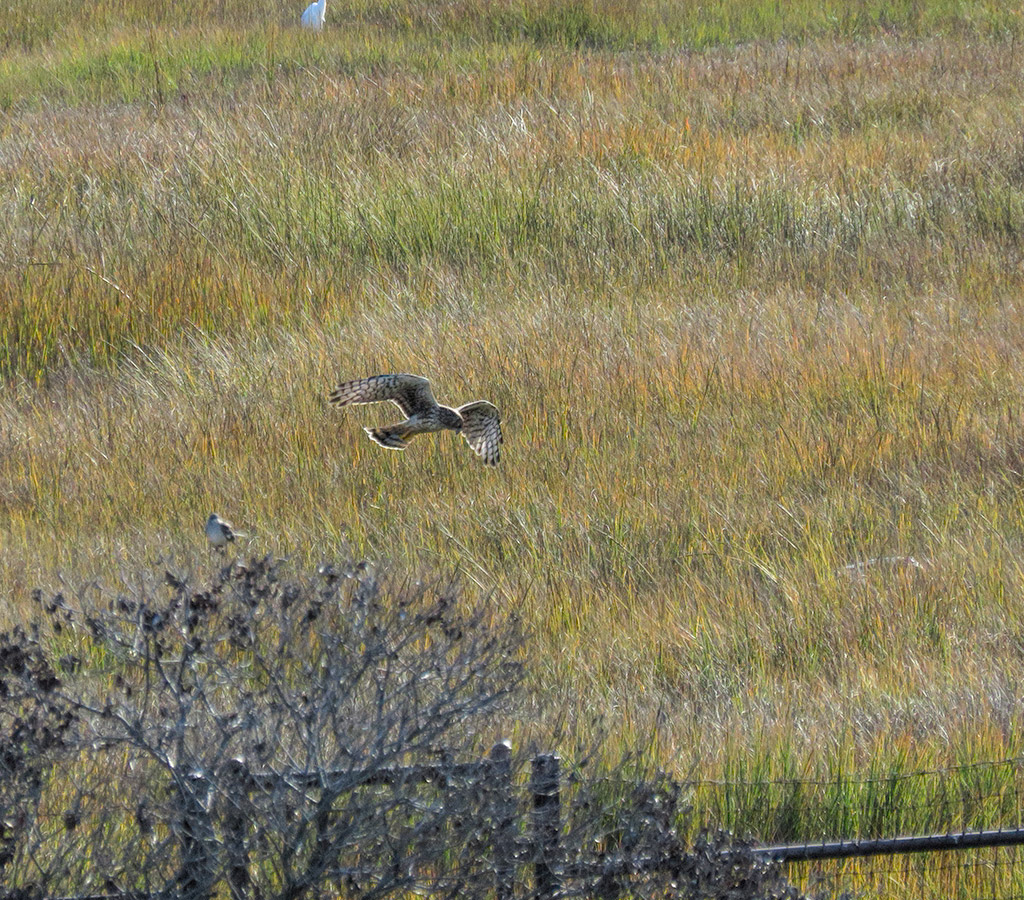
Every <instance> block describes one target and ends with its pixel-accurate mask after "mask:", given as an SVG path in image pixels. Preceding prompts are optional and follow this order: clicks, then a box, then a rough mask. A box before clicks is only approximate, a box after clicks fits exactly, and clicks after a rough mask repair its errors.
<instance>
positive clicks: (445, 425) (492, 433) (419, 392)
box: [328, 374, 503, 466]
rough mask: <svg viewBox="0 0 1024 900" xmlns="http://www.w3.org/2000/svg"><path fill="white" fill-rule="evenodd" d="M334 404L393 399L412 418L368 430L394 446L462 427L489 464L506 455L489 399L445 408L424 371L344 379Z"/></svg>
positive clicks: (333, 396) (380, 441)
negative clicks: (420, 372)
mask: <svg viewBox="0 0 1024 900" xmlns="http://www.w3.org/2000/svg"><path fill="white" fill-rule="evenodd" d="M328 399H329V400H330V401H331V403H333V404H334V405H335V406H348V405H349V404H350V403H377V402H379V401H382V400H390V401H391V402H392V403H394V404H395V405H396V406H398V408H399V409H400V410H402V412H403V413H404V414H405V416H406V417H407V418H406V419H405V421H404V422H399V423H398V424H397V425H388V426H387V427H385V428H365V429H363V430H364V431H365V432H366V433H367V434H368V435H369V436H370V439H371V440H373V441H375V442H376V443H378V444H380V445H381V446H382V447H387V448H388V449H389V450H404V449H405V448H406V445H407V443H408V441H409V439H410V438H411V437H413V436H414V435H417V434H424V433H426V432H431V431H445V430H450V431H457V432H459V433H460V434H461V435H462V436H463V437H464V438H465V439H466V443H467V444H469V446H470V447H471V448H472V450H473V452H474V453H476V455H477V456H479V457H480V458H481V459H482V460H483V461H484V462H485V463H486V464H487V465H489V466H496V465H497V464H498V459H499V458H500V456H501V444H502V440H503V439H502V436H501V416H500V415H499V413H498V410H497V408H496V407H495V406H494V405H493V404H491V403H488V402H487V401H486V400H474V401H473V402H472V403H466V404H463V405H462V406H460V407H458V408H457V409H452V408H451V407H450V406H441V405H440V404H439V403H438V402H437V401H436V400H435V399H434V393H433V391H431V389H430V382H429V381H427V379H426V378H423V377H421V376H419V375H405V374H400V375H374V376H372V377H370V378H359V379H356V380H355V381H344V382H342V383H341V384H339V385H338V386H337V387H336V388H335V389H334V390H333V391H332V392H331V393H330V395H329V397H328Z"/></svg>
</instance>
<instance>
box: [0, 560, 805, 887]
mask: <svg viewBox="0 0 1024 900" xmlns="http://www.w3.org/2000/svg"><path fill="white" fill-rule="evenodd" d="M35 599H36V600H37V603H38V605H39V608H40V611H41V613H42V622H41V624H40V626H39V628H38V629H37V630H34V631H32V632H25V631H23V630H18V631H16V632H14V634H13V635H8V636H4V637H3V638H2V639H0V724H2V725H3V727H4V729H5V730H4V736H5V737H6V738H8V740H7V747H8V749H7V750H6V751H5V755H4V757H3V759H2V760H0V762H2V763H3V765H4V768H3V770H2V772H0V776H2V777H0V791H3V794H2V795H0V800H3V802H4V808H5V810H10V811H11V812H10V813H8V814H5V817H4V819H3V828H4V830H3V832H2V833H0V850H2V854H3V855H2V856H0V871H2V872H3V874H4V879H5V884H6V885H7V889H6V890H7V893H6V894H4V895H3V896H4V897H5V898H14V897H19V898H20V897H26V896H29V897H31V896H51V897H52V896H61V895H63V896H69V895H71V896H79V897H81V896H93V897H95V896H97V895H104V896H118V895H124V894H128V893H134V892H144V893H146V894H148V895H153V894H159V895H161V896H165V897H169V898H196V900H198V898H209V897H213V896H232V897H234V898H236V900H239V898H242V897H249V896H252V897H255V898H258V900H271V898H282V900H284V898H287V900H298V898H305V897H322V896H339V895H344V896H348V897H359V898H367V900H378V898H385V897H389V896H393V895H396V894H408V893H416V894H417V895H419V896H431V897H436V898H450V897H454V896H456V895H459V896H461V897H484V896H490V897H498V898H500V900H510V898H512V897H513V896H515V894H516V893H518V890H517V888H518V884H517V879H519V878H520V877H521V876H523V875H524V873H526V872H528V871H529V867H530V866H536V865H537V864H538V853H546V852H548V851H549V850H552V848H554V850H553V851H552V852H553V854H554V855H553V856H552V858H551V860H549V862H550V863H551V869H550V873H551V874H550V877H549V878H548V879H547V884H546V886H541V885H540V876H537V878H538V884H537V889H538V890H540V891H541V892H543V891H545V890H546V891H548V892H549V893H550V894H551V895H554V893H555V892H556V891H557V893H558V894H559V895H565V896H567V895H570V894H576V893H583V894H587V895H588V896H597V897H600V898H607V900H611V898H614V897H620V896H636V897H643V898H653V897H662V896H663V897H669V896H672V897H683V898H691V897H692V898H697V897H721V898H733V900H740V898H746V897H750V898H752V897H765V898H791V897H796V896H797V895H796V893H795V891H793V890H792V889H791V888H790V887H789V886H788V885H786V883H785V882H784V881H783V880H782V879H781V878H780V877H779V875H778V871H777V869H776V868H774V867H772V866H771V865H769V864H768V863H766V862H764V861H763V860H760V859H759V858H758V857H757V856H756V855H755V854H752V853H749V852H747V851H743V850H742V849H738V848H736V847H735V846H732V845H730V844H728V843H727V842H726V841H725V840H724V839H723V838H715V839H713V840H709V839H707V838H704V837H701V838H700V839H699V840H698V841H697V843H696V845H695V846H693V847H691V846H688V844H687V843H686V841H685V840H683V838H681V837H680V834H681V833H685V831H686V829H687V828H689V824H688V822H687V814H686V810H685V809H684V808H683V806H682V805H681V802H680V788H679V786H678V785H677V784H676V783H675V782H673V781H672V780H671V779H669V778H667V777H664V776H650V775H644V774H637V771H636V770H635V769H633V770H632V772H631V774H629V775H627V774H624V773H626V772H627V768H626V766H625V764H623V765H620V766H619V767H618V768H615V769H613V770H609V769H608V768H607V767H605V768H600V767H593V769H594V771H593V772H590V771H589V770H588V773H587V774H586V775H583V774H582V772H583V770H582V769H577V770H575V771H574V772H573V773H572V774H571V777H570V778H569V781H568V783H567V785H566V786H565V791H566V794H565V796H566V801H565V802H566V809H567V812H568V814H567V815H566V816H565V817H563V816H562V815H561V813H560V812H559V810H558V809H557V808H556V809H555V816H554V818H553V819H551V820H550V821H549V825H548V826H545V827H546V828H547V829H548V830H547V832H546V836H544V837H543V840H541V839H539V838H538V834H537V833H536V831H535V829H536V814H537V813H536V804H537V803H538V802H540V801H538V796H540V795H539V794H538V787H537V783H536V782H531V784H532V785H533V792H532V794H531V792H530V790H528V789H527V785H526V783H525V780H526V774H525V773H526V769H525V766H523V765H522V763H523V760H522V759H519V760H516V759H514V758H513V757H512V755H511V754H510V752H509V750H508V749H507V746H506V745H496V746H495V747H494V748H493V749H492V750H491V752H490V754H489V755H486V756H485V755H483V754H482V750H483V749H485V742H484V736H485V735H486V734H487V732H491V735H492V736H493V729H494V723H493V716H494V714H495V713H498V712H500V711H503V710H504V711H505V712H506V713H507V712H509V711H511V708H512V707H511V704H512V702H513V700H514V697H515V694H516V691H517V689H518V688H519V687H520V686H521V683H522V678H523V665H522V663H521V661H520V657H521V655H522V654H521V652H520V651H521V649H522V635H521V632H520V629H519V627H518V625H517V622H516V620H515V619H514V618H513V617H508V616H504V615H499V614H498V613H497V612H496V611H495V610H494V609H492V608H491V607H490V606H489V605H488V603H486V602H480V603H475V604H474V603H471V602H469V601H467V600H466V598H464V597H463V596H461V594H460V591H459V590H458V589H457V586H456V585H455V584H453V583H451V582H450V581H443V580H442V581H438V580H433V581H409V580H401V579H397V578H395V577H393V576H389V575H388V574H386V573H381V572H380V571H378V570H377V569H375V568H374V567H372V566H369V565H367V564H366V563H353V562H349V563H344V564H338V565H330V566H323V567H321V568H320V569H319V571H318V572H317V573H316V574H315V575H313V576H311V577H305V576H302V575H298V574H295V573H293V572H292V571H291V570H290V569H289V567H287V566H286V565H283V564H281V563H277V562H273V561H271V560H269V559H255V560H252V561H250V562H248V563H244V564H242V563H232V564H230V565H227V566H224V567H223V568H221V569H220V570H219V571H217V572H216V573H215V574H214V575H213V577H212V579H210V580H209V582H208V583H203V582H197V581H196V580H194V579H193V578H192V577H190V576H184V575H179V574H175V573H174V572H172V571H170V570H166V571H164V572H163V573H162V575H159V576H158V575H154V574H150V575H145V576H142V577H140V578H139V579H137V580H136V581H135V582H133V583H132V584H130V585H127V586H125V587H123V588H122V589H121V590H119V591H111V590H108V589H103V588H99V587H96V586H93V587H90V588H88V589H86V590H83V591H81V592H79V593H78V595H77V596H76V597H75V599H74V600H70V599H68V597H67V596H65V595H64V594H57V595H56V596H54V597H52V598H50V599H44V597H43V596H42V594H40V593H37V594H36V596H35ZM51 657H53V658H57V657H59V659H60V663H59V666H58V667H55V666H54V665H53V664H52V663H51V662H50V659H51ZM58 668H59V672H60V674H59V675H58V674H57V669H58ZM544 759H546V760H548V761H549V762H552V763H553V762H554V757H544ZM536 771H538V770H537V769H536V768H535V771H534V777H536ZM552 772H553V773H554V775H555V780H554V782H553V784H554V787H553V788H552V791H553V792H556V791H558V790H559V787H558V786H559V783H560V782H559V780H558V778H557V769H554V768H553V769H552ZM549 783H550V782H549ZM16 785H17V787H16ZM545 790H546V789H545ZM517 798H518V799H517ZM553 798H554V793H552V799H553ZM554 802H555V804H556V807H557V804H558V803H559V802H560V801H558V800H554ZM531 804H534V809H533V811H532V812H531V810H530V808H529V807H530V805H531ZM531 816H533V817H534V825H533V826H531V825H530V824H529V823H530V821H531ZM680 825H684V826H685V827H684V829H683V832H680ZM541 846H543V847H545V848H546V849H545V850H543V851H542V850H539V849H538V848H539V847H541ZM535 874H536V870H535Z"/></svg>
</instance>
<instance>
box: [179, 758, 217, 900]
mask: <svg viewBox="0 0 1024 900" xmlns="http://www.w3.org/2000/svg"><path fill="white" fill-rule="evenodd" d="M184 780H185V785H184V786H183V787H182V789H181V793H180V795H179V797H180V803H181V869H180V870H179V872H178V877H177V882H178V892H179V896H180V897H181V898H182V900H208V898H209V897H211V896H212V894H213V885H214V881H215V875H214V860H213V846H214V843H215V840H216V838H215V835H214V832H213V823H212V822H211V821H210V782H209V780H208V779H207V777H206V775H205V774H203V773H202V772H190V773H189V774H188V775H186V776H184Z"/></svg>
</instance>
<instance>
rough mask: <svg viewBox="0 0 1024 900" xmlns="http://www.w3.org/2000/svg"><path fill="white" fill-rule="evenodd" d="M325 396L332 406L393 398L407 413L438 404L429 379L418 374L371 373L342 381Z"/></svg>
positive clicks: (411, 413)
mask: <svg viewBox="0 0 1024 900" xmlns="http://www.w3.org/2000/svg"><path fill="white" fill-rule="evenodd" d="M327 399H328V400H330V401H331V403H333V404H334V405H335V406H348V405H349V404H350V403H377V402H378V401H380V400H392V401H394V402H395V403H396V404H398V407H399V408H400V409H401V410H402V412H403V413H405V415H406V416H410V417H411V416H412V415H414V414H415V413H418V412H424V411H426V410H431V409H436V408H437V401H436V400H435V399H434V394H433V391H431V390H430V382H429V381H427V379H426V378H423V377H421V376H419V375H404V374H402V375H373V376H372V377H370V378H357V379H356V380H355V381H343V382H342V383H341V384H339V385H338V386H337V387H336V388H335V389H334V390H333V391H331V393H330V394H329V395H328V397H327Z"/></svg>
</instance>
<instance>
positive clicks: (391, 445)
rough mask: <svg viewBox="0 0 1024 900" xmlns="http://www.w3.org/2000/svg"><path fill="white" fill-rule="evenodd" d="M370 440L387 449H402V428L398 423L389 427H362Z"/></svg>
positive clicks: (404, 443) (403, 447) (403, 444)
mask: <svg viewBox="0 0 1024 900" xmlns="http://www.w3.org/2000/svg"><path fill="white" fill-rule="evenodd" d="M363 431H365V432H366V433H367V434H368V435H369V436H370V440H371V441H374V442H375V443H378V444H380V445H381V446H382V447H387V448H388V450H404V449H405V448H406V442H405V441H404V440H402V434H403V433H404V429H403V428H402V427H401V426H399V425H392V426H391V427H389V428H364V429H363Z"/></svg>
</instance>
